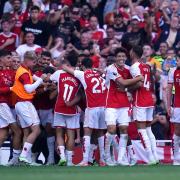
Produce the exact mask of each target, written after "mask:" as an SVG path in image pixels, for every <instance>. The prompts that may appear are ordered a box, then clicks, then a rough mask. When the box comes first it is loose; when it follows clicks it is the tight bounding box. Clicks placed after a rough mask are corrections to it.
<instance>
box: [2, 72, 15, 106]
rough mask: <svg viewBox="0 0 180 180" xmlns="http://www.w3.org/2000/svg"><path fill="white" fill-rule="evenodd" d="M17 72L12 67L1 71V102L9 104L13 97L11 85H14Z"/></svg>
mask: <svg viewBox="0 0 180 180" xmlns="http://www.w3.org/2000/svg"><path fill="white" fill-rule="evenodd" d="M14 79H15V72H14V71H13V70H10V69H6V70H1V71H0V103H7V104H9V102H10V98H11V96H10V95H11V91H10V87H12V86H13V83H14Z"/></svg>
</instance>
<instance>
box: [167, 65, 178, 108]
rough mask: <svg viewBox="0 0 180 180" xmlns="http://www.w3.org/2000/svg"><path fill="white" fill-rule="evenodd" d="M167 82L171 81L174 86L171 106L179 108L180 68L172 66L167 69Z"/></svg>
mask: <svg viewBox="0 0 180 180" xmlns="http://www.w3.org/2000/svg"><path fill="white" fill-rule="evenodd" d="M168 83H173V84H174V88H175V94H174V102H173V106H174V107H178V108H180V69H177V68H172V69H171V70H170V71H169V76H168Z"/></svg>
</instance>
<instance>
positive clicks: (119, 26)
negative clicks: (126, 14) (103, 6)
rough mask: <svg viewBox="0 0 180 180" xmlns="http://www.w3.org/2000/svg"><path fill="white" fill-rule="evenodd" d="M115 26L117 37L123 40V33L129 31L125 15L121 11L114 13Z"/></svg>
mask: <svg viewBox="0 0 180 180" xmlns="http://www.w3.org/2000/svg"><path fill="white" fill-rule="evenodd" d="M113 26H114V30H115V37H116V39H118V40H121V38H122V36H123V34H124V33H125V32H126V31H127V26H126V24H125V23H124V21H123V15H122V14H121V13H114V24H113Z"/></svg>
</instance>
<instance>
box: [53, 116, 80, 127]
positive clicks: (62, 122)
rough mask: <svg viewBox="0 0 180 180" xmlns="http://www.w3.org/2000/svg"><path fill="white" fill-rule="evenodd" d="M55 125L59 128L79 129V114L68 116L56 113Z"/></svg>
mask: <svg viewBox="0 0 180 180" xmlns="http://www.w3.org/2000/svg"><path fill="white" fill-rule="evenodd" d="M53 126H54V127H56V128H58V127H62V128H67V129H78V128H80V125H79V114H76V115H72V116H68V115H63V114H58V113H54V122H53Z"/></svg>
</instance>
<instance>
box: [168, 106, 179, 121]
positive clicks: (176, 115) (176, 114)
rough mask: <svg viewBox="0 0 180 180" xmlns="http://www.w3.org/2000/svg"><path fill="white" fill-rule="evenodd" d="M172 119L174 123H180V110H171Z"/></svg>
mask: <svg viewBox="0 0 180 180" xmlns="http://www.w3.org/2000/svg"><path fill="white" fill-rule="evenodd" d="M171 114H172V116H171V119H170V121H171V122H172V123H180V108H172V110H171Z"/></svg>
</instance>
